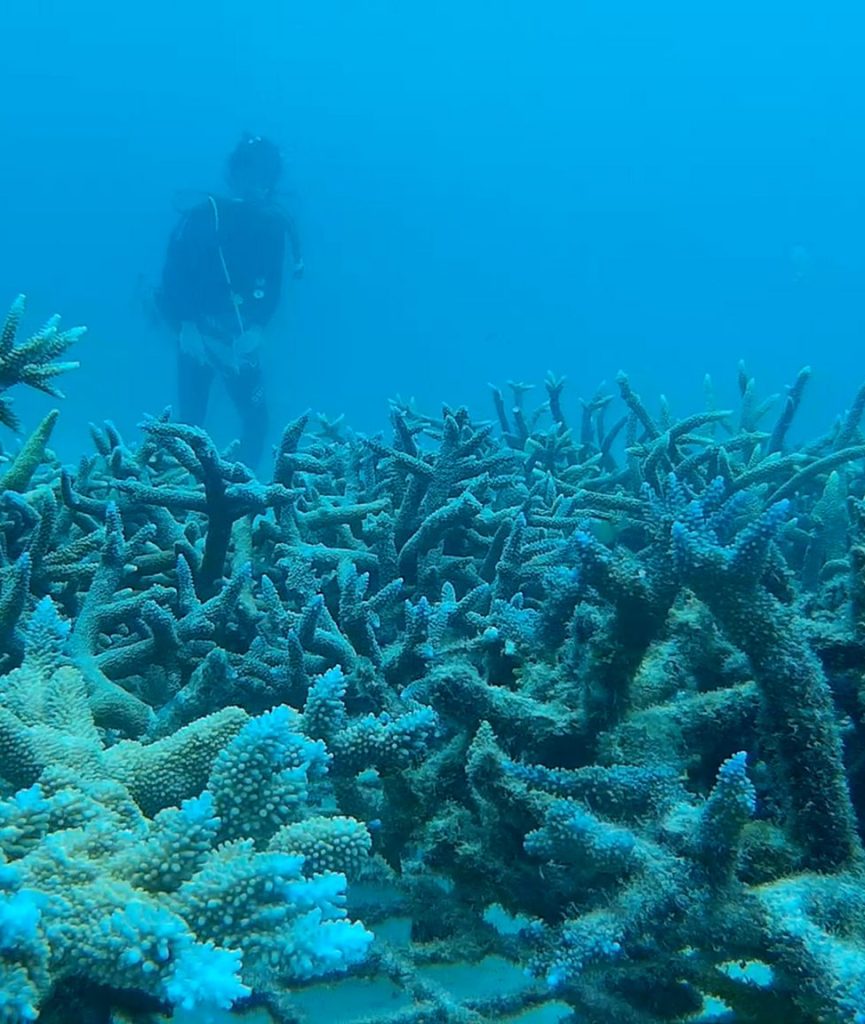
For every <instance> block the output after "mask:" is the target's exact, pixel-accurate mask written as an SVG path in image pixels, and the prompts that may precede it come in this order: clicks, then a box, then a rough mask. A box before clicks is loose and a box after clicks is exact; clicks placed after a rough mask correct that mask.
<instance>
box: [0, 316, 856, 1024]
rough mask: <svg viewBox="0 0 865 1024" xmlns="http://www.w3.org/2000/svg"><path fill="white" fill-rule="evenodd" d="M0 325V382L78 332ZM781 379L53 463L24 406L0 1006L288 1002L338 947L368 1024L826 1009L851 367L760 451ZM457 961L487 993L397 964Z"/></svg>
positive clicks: (47, 1015) (2, 601) (781, 408)
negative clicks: (731, 397)
mask: <svg viewBox="0 0 865 1024" xmlns="http://www.w3.org/2000/svg"><path fill="white" fill-rule="evenodd" d="M10 323H11V327H10V326H9V324H7V328H6V330H5V331H4V335H3V339H4V340H3V343H2V346H0V374H2V381H3V382H4V383H3V386H4V387H5V386H7V385H8V386H12V385H15V384H33V383H40V384H44V383H45V382H46V381H47V380H48V379H49V378H50V377H51V375H52V373H53V372H54V371H55V370H56V365H55V364H53V363H51V362H50V360H51V359H53V358H54V356H55V355H56V354H57V353H59V351H61V350H62V347H65V343H68V342H69V341H70V340H74V339H73V338H70V337H69V335H68V334H67V335H60V334H58V333H56V324H55V325H54V326H53V327H50V328H49V329H47V334H46V333H45V332H42V334H41V335H37V336H34V337H36V338H42V339H43V340H41V341H36V342H32V343H24V344H23V346H22V345H18V344H17V343H15V340H14V339H15V328H16V326H17V313H16V312H14V311H13V317H12V319H11V321H10ZM52 331H54V332H55V333H54V334H52V333H51V332H52ZM28 345H31V352H30V354H27V353H26V352H24V349H26V348H27V346H28ZM61 345H62V347H58V346H61ZM16 367H17V368H16ZM28 367H30V369H27V368H28ZM22 368H23V369H22ZM40 368H42V369H40ZM52 368H53V369H52ZM46 374H47V376H46ZM808 378H809V371H807V370H804V371H802V373H800V375H799V377H798V378H797V380H796V381H795V382H794V383H793V384H792V385H791V386H790V387H789V388H788V390H787V393H786V395H785V396H784V397H783V398H781V399H766V400H763V399H761V397H760V395H759V394H758V391H757V387H756V384H755V382H754V381H753V380H752V379H751V378H750V377H749V376H748V375H747V373H746V372H745V370H744V369H742V368H740V373H739V381H738V385H739V387H738V398H737V400H736V402H735V403H733V404H734V405H735V406H736V408H734V409H720V408H716V407H715V405H714V404H713V403H712V402H711V401H708V403H707V405H706V407H704V408H703V409H702V410H698V411H696V412H689V413H686V414H684V415H682V416H675V415H674V414H673V413H672V411H671V410H670V409H669V408H668V406H667V405H666V403H665V402H663V401H662V402H660V403H650V402H646V401H644V400H643V399H642V398H641V397H640V396H639V394H638V393H637V391H636V389H635V387H634V386H633V385H632V383H631V381H630V380H629V379H628V378H627V377H625V376H624V375H620V376H619V378H618V379H617V384H616V387H615V389H614V391H613V392H606V391H601V392H599V393H597V394H594V395H592V396H591V397H590V398H588V399H586V400H584V401H582V402H580V403H579V404H578V409H579V411H578V414H577V417H576V419H575V422H574V423H573V424H571V423H570V422H569V419H568V416H569V413H568V409H569V403H568V401H567V395H566V392H565V390H564V382H563V380H561V379H559V378H554V377H549V378H547V380H546V382H545V391H544V398H543V400H541V401H538V402H537V403H532V402H531V401H530V399H531V397H532V396H531V389H530V388H529V387H528V386H527V385H524V384H521V383H514V384H511V385H509V388H510V391H511V398H510V400H508V399H506V398H505V395H504V394H503V392H502V391H501V390H500V389H498V388H493V395H492V397H493V403H492V410H493V412H494V418H493V419H492V420H491V421H484V420H481V421H479V420H477V419H475V418H474V417H473V416H472V415H471V414H470V413H469V411H468V410H467V409H464V408H444V409H443V410H442V412H441V414H440V415H438V416H427V415H423V414H421V413H419V412H418V411H416V410H415V409H414V408H413V407H411V406H410V405H406V404H404V403H402V402H399V401H395V402H394V403H393V404H392V407H391V410H390V419H391V429H390V430H388V431H386V432H383V433H382V434H381V435H376V436H362V435H359V434H355V433H352V432H350V431H349V430H348V429H347V428H345V427H344V426H343V425H342V424H340V423H330V422H328V421H326V420H323V419H322V420H320V421H318V422H317V423H316V422H314V421H311V419H310V417H309V416H307V415H304V416H302V417H300V418H299V419H297V420H296V421H294V422H292V423H290V424H288V426H287V427H286V428H285V430H284V432H283V434H282V437H281V440H280V443H279V445H278V446H277V449H276V451H275V453H274V461H273V470H272V474H271V475H270V477H269V479H267V480H258V479H256V478H255V477H254V476H253V474H252V473H251V472H250V471H249V470H248V469H247V468H246V467H245V466H243V465H242V464H240V463H238V462H237V461H236V460H235V459H234V457H233V454H232V450H231V449H228V450H226V451H220V450H219V449H218V448H217V447H216V446H215V444H214V443H213V441H212V440H211V439H210V438H209V437H208V435H207V434H206V433H205V432H204V431H202V430H201V429H199V428H196V427H191V426H187V425H184V424H179V423H175V422H173V421H172V420H171V418H170V416H169V415H168V414H165V415H162V416H160V417H158V418H154V419H150V420H148V421H147V422H145V423H144V424H143V428H142V436H141V439H140V440H139V441H137V442H135V443H127V442H126V441H125V440H124V438H123V437H122V436H121V435H120V433H119V432H118V430H117V429H116V428H115V427H114V426H113V425H112V424H111V423H105V424H103V425H101V426H94V427H93V429H92V436H93V451H92V452H91V453H90V454H86V455H84V456H83V457H82V459H81V461H80V463H79V464H78V465H77V467H75V468H74V469H73V468H69V467H65V466H61V465H59V464H57V462H56V460H55V458H54V456H53V455H52V453H51V451H50V449H48V448H47V433H46V431H47V432H50V426H51V425H53V420H52V422H51V424H50V425H48V426H47V427H46V426H45V425H44V424H43V425H42V426H40V427H39V428H37V430H36V431H35V432H34V435H33V436H32V437H31V439H30V440H28V441H26V442H24V444H23V445H22V446H21V449H20V451H19V452H18V454H16V455H14V456H12V458H11V460H10V464H9V468H7V470H6V481H7V482H5V483H4V484H3V490H2V494H0V529H2V539H3V544H2V548H0V558H2V564H0V672H2V675H0V785H2V790H0V796H2V800H0V855H2V862H0V1021H3V1022H7V1024H18V1022H23V1021H32V1020H43V1021H50V1022H54V1021H73V1022H74V1021H81V1022H84V1021H89V1020H94V1019H104V1020H109V1019H118V1020H119V1019H123V1020H126V1021H141V1022H145V1021H147V1022H149V1021H154V1020H156V1019H160V1016H162V1017H164V1015H171V1014H174V1015H175V1017H177V1018H178V1019H181V1018H182V1019H189V1017H188V1015H189V1014H191V1013H198V1014H199V1017H198V1018H196V1019H204V1018H205V1017H206V1015H207V1014H208V1013H211V1012H212V1013H216V1012H217V1011H220V1010H226V1009H228V1008H233V1010H234V1011H235V1012H236V1013H240V1014H242V1013H244V1012H246V1011H247V1010H248V1011H250V1012H252V1011H253V1010H256V1011H262V1010H264V1011H266V1012H268V1013H269V1014H270V1016H271V1018H272V1019H273V1020H276V1021H283V1022H288V1021H296V1020H299V1019H304V1011H303V1005H304V1004H303V996H304V993H305V992H306V991H307V990H308V989H309V988H310V987H311V986H315V985H316V984H317V983H318V982H319V980H320V979H325V980H327V982H328V983H329V984H333V983H334V982H335V980H336V979H338V978H340V977H344V976H345V975H350V974H355V975H360V976H361V977H362V978H363V979H365V981H367V982H374V981H378V982H379V983H380V984H381V986H382V988H383V990H386V991H387V992H388V993H389V996H388V999H386V1000H384V1001H383V1002H382V1004H381V1005H379V1006H377V1008H375V1009H373V1010H370V1014H371V1015H367V1016H364V1011H363V1010H362V1009H361V1008H356V1010H355V1012H354V1013H353V1015H352V1017H351V1019H352V1020H364V1021H366V1022H367V1024H369V1022H371V1021H373V1020H375V1021H378V1022H383V1024H421V1022H425V1021H452V1022H454V1024H457V1022H466V1021H476V1022H482V1021H494V1020H505V1019H508V1020H514V1019H518V1018H519V1015H520V1014H521V1013H523V1012H528V1011H529V1010H530V1009H531V1008H533V1007H538V1006H541V1005H543V1004H549V1005H550V1006H553V1007H560V1008H561V1012H562V1013H567V1012H569V1011H571V1012H573V1015H574V1016H573V1019H574V1020H580V1021H585V1022H589V1024H595V1022H597V1024H602V1022H603V1024H608V1022H611V1021H615V1022H617V1024H660V1022H686V1021H690V1022H710V1021H726V1022H730V1024H770V1022H775V1021H778V1020H785V1021H788V1022H789V1024H813V1022H815V1021H820V1022H821V1024H863V1022H865V864H863V851H862V827H863V815H865V723H863V713H865V682H863V680H865V575H863V573H865V472H863V464H865V438H863V435H862V432H861V428H860V419H861V416H862V412H863V408H865V388H863V389H861V390H860V391H859V392H858V394H856V395H854V396H852V397H851V404H850V408H849V410H847V411H846V412H843V413H842V415H840V416H839V418H838V419H837V420H836V421H835V422H834V423H831V424H829V425H828V428H827V430H826V432H825V433H824V434H822V435H821V436H819V437H816V438H814V439H812V440H809V441H806V442H799V441H796V442H795V443H794V441H793V437H794V431H795V429H796V419H795V416H796V413H797V411H798V409H799V406H800V403H801V402H802V400H803V395H806V394H807V381H808ZM3 408H4V409H7V408H8V407H7V406H4V407H3ZM4 417H5V421H6V422H7V423H8V422H10V418H9V415H8V413H4ZM13 470H14V472H13ZM399 922H402V932H399V928H397V924H398V923H399ZM406 923H407V924H406ZM406 927H407V930H406ZM398 932H399V934H400V935H401V938H400V937H399V936H398V935H397V933H398ZM465 962H471V963H476V964H479V965H481V967H482V969H483V968H484V966H485V965H489V964H490V963H496V964H498V965H499V966H501V964H503V963H504V964H509V965H511V967H512V968H513V969H514V976H515V977H518V978H519V979H520V980H519V982H518V983H516V982H515V983H514V984H509V985H506V986H502V987H501V988H497V989H495V990H491V989H490V987H486V988H484V987H483V986H480V987H479V989H478V991H476V992H471V993H466V992H465V991H464V990H463V991H460V992H457V991H453V992H452V991H450V990H449V989H448V986H447V984H445V983H444V982H443V981H442V980H441V979H442V978H443V977H445V975H444V974H441V973H440V974H435V973H431V969H432V968H434V967H438V968H441V969H445V968H446V967H447V966H448V965H450V966H454V965H457V964H463V963H465ZM481 974H482V970H481V971H480V972H479V974H478V976H479V977H480V975H481ZM436 979H438V980H436ZM100 1015H101V1016H100ZM112 1015H114V1016H112ZM184 1015H187V1016H186V1017H184ZM337 1016H338V1015H337Z"/></svg>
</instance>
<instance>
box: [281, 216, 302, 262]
mask: <svg viewBox="0 0 865 1024" xmlns="http://www.w3.org/2000/svg"><path fill="white" fill-rule="evenodd" d="M285 234H286V236H287V237H288V244H289V246H290V248H291V260H292V274H293V275H294V277H302V276H303V270H304V266H303V254H302V253H301V251H300V235H299V234H298V232H297V223H296V222H295V220H294V217H290V216H288V215H286V218H285Z"/></svg>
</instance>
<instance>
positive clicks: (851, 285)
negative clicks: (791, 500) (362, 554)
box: [0, 0, 865, 458]
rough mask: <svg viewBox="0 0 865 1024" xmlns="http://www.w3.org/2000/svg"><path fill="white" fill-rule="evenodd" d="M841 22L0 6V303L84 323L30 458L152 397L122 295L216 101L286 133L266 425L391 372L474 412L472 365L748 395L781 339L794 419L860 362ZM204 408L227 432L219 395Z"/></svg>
mask: <svg viewBox="0 0 865 1024" xmlns="http://www.w3.org/2000/svg"><path fill="white" fill-rule="evenodd" d="M863 27H865V13H863V10H862V8H861V6H860V5H857V4H854V3H852V2H846V3H831V2H830V3H823V4H820V5H817V4H813V3H807V4H806V3H797V2H794V3H780V2H770V3H763V4H760V5H753V4H750V3H743V2H738V0H734V2H731V3H725V4H723V5H716V4H713V5H704V4H700V5H694V4H690V3H678V2H677V3H671V2H664V3H658V4H645V3H637V2H624V3H616V4H610V3H606V2H603V3H602V2H599V0H591V2H580V3H573V2H569V3H563V2H556V3H548V4H543V5H536V4H529V3H525V2H523V3H516V2H500V3H492V2H489V3H487V2H483V3H480V2H472V3H464V2H451V0H445V2H440V3H437V4H435V5H424V6H423V7H421V6H419V5H406V4H400V3H397V2H392V3H386V2H367V3H362V4H359V3H349V2H345V3H336V2H332V0H321V2H316V3H304V4H300V3H296V2H277V0H262V2H259V3H256V4H241V3H239V2H231V3H229V2H226V0H222V2H217V3H213V2H209V3H203V2H201V0H191V2H185V3H182V4H169V3H167V2H166V0H154V2H151V3H148V4H147V5H146V6H143V7H139V6H134V7H130V8H127V7H126V5H117V4H114V3H108V2H103V0H81V2H77V3H72V2H69V0H35V2H30V3H17V4H7V5H5V9H4V15H3V36H4V40H5V42H4V47H3V50H4V53H3V61H2V68H0V89H2V92H0V95H2V98H3V99H2V103H3V106H2V119H0V130H2V139H3V151H4V157H3V160H2V162H0V195H2V196H3V198H4V203H3V245H2V247H0V298H2V300H3V301H4V302H5V301H6V300H10V301H11V299H12V297H13V296H14V295H15V294H16V293H17V292H18V291H24V292H26V293H27V294H28V295H29V297H30V307H31V311H32V312H33V313H34V315H36V316H41V315H43V314H45V315H47V314H49V313H51V312H54V311H55V310H56V311H59V312H61V313H62V314H63V316H64V319H65V321H66V322H67V323H72V322H76V323H79V322H80V323H86V324H88V325H89V327H90V335H89V340H88V341H87V343H86V344H85V345H83V346H81V347H80V349H79V352H78V355H79V357H80V358H81V359H82V361H83V363H84V369H83V372H80V373H79V374H77V375H75V376H74V377H69V378H68V379H67V381H66V385H65V386H66V390H67V392H68V396H69V398H68V401H67V402H66V403H65V405H64V407H63V419H62V425H61V430H60V441H59V448H60V450H61V453H62V454H64V455H65V456H67V457H69V458H74V457H77V455H78V453H79V452H80V451H81V449H82V445H83V444H85V443H86V441H85V432H86V423H87V422H88V421H89V420H100V419H102V418H105V417H110V418H112V419H114V420H115V421H116V422H117V423H118V424H119V425H120V426H121V428H122V429H123V430H125V431H133V430H134V425H135V424H136V423H137V422H138V421H139V420H140V418H141V416H142V414H143V413H145V412H154V411H159V410H161V409H162V408H163V406H165V405H166V404H168V403H170V402H172V401H174V370H173V361H172V350H171V345H170V342H169V341H168V340H167V339H166V338H165V337H163V336H162V335H161V334H160V333H159V332H155V331H154V330H153V329H152V328H151V327H149V326H148V324H147V322H146V319H145V317H144V316H143V314H142V312H141V308H140V305H141V304H140V301H139V297H138V296H139V295H140V292H141V290H142V287H145V286H146V285H147V283H148V282H154V281H155V280H156V279H157V277H158V274H159V268H160V263H161V259H162V255H163V252H164V246H165V240H166V237H167V234H168V232H169V231H170V229H171V226H172V224H173V222H174V220H175V217H176V205H177V203H181V204H182V203H183V202H184V199H186V201H187V202H188V199H189V196H192V197H193V198H194V197H196V196H200V195H201V194H202V193H203V192H204V191H206V190H208V189H214V190H218V189H220V188H221V187H222V186H223V182H222V164H223V160H224V158H225V155H226V154H227V153H228V151H229V150H230V149H231V147H232V146H233V145H234V143H235V142H236V140H237V138H238V137H239V135H240V134H241V132H242V131H244V130H247V129H248V130H251V131H255V132H261V133H267V134H269V135H271V136H272V137H273V138H275V139H276V140H277V141H278V142H279V143H280V145H281V146H282V147H283V150H284V152H285V153H286V155H287V157H288V159H289V166H288V173H287V180H286V191H287V197H286V199H287V202H288V204H289V205H290V206H291V207H292V208H293V210H294V211H295V214H296V216H297V218H298V221H299V224H300V228H301V232H302V236H303V242H304V250H305V252H304V255H305V259H306V265H307V274H306V277H305V279H304V280H303V281H301V282H299V283H297V284H292V285H291V286H290V287H289V289H288V291H287V294H286V298H285V301H284V304H283V308H282V311H281V314H280V317H279V321H278V323H277V324H276V325H274V327H273V329H272V330H271V332H270V335H271V336H270V338H269V340H268V348H267V356H266V358H267V365H268V370H269V382H270V388H271V394H270V403H271V406H272V410H273V420H274V427H273V431H274V434H275V433H276V431H277V429H278V426H279V425H280V424H281V423H282V422H283V421H284V420H285V419H286V418H287V417H289V416H291V415H295V414H297V413H298V412H299V411H301V410H303V409H305V408H308V407H311V408H313V409H315V410H320V411H322V412H326V413H327V414H328V415H330V416H336V415H339V414H341V413H344V414H345V415H346V418H347V420H348V421H349V422H350V423H351V424H352V425H353V426H355V427H356V428H358V429H360V430H375V429H378V428H379V427H381V426H384V425H385V424H386V414H387V399H388V398H389V397H391V396H393V395H395V394H397V393H399V394H401V395H402V396H403V397H408V396H411V395H413V396H415V397H416V399H417V401H418V404H419V406H420V407H421V408H425V409H429V410H431V411H433V412H435V411H436V409H437V408H438V407H439V405H440V403H441V402H443V401H447V402H448V403H451V404H459V403H469V404H471V405H472V406H473V408H474V409H476V410H477V412H478V414H480V413H484V414H486V412H487V409H488V408H491V407H490V406H489V400H488V392H487V382H488V381H495V382H497V383H503V382H504V381H505V380H506V379H508V378H515V379H517V378H519V379H525V380H531V381H537V382H540V380H541V379H542V377H543V375H544V374H545V373H546V371H547V370H553V371H555V372H556V373H559V374H565V375H567V377H568V379H569V385H568V386H569V391H570V394H569V401H570V402H571V403H572V407H574V408H576V401H577V398H578V396H579V395H585V396H587V397H588V396H589V394H590V393H592V392H593V391H594V389H595V387H596V386H597V384H599V383H600V382H601V381H602V380H611V379H612V378H613V376H614V375H615V373H616V371H617V370H619V369H620V368H625V369H627V370H628V372H629V373H630V374H631V377H632V379H633V381H634V384H635V386H636V387H637V388H638V390H639V391H640V392H641V393H642V394H643V395H644V396H645V397H646V399H647V400H650V401H651V402H654V400H655V398H656V396H657V395H658V394H659V393H660V392H664V393H665V394H666V395H667V396H668V397H669V399H670V400H671V402H672V404H673V408H674V411H676V412H678V413H685V412H689V411H691V410H693V409H694V408H696V407H698V406H699V405H700V403H701V402H702V393H703V385H702V380H703V375H704V373H706V372H710V373H711V374H712V377H713V379H714V381H715V386H716V389H717V391H718V393H719V394H720V395H721V397H722V398H723V396H724V395H726V394H730V393H731V392H732V389H733V387H734V383H735V370H736V364H737V361H738V360H739V359H740V358H744V359H745V360H746V361H747V364H748V367H749V370H750V372H751V373H753V374H754V375H755V376H756V377H757V378H758V380H759V381H760V383H761V385H762V387H763V390H764V393H767V392H770V391H777V390H779V389H781V388H782V387H783V385H784V384H786V383H788V382H790V381H791V380H792V378H793V376H794V374H795V372H796V371H797V370H798V368H799V367H800V366H801V365H803V364H805V363H810V364H812V366H813V367H814V370H815V376H814V379H813V386H812V387H811V389H810V393H809V394H808V397H807V401H806V403H805V407H804V409H803V415H802V418H801V420H800V422H799V426H800V429H801V430H803V431H804V430H807V431H808V432H810V431H812V430H813V429H816V428H819V427H822V426H823V425H825V424H827V423H828V422H830V421H831V419H832V418H833V417H834V415H835V414H837V413H838V412H840V411H842V410H843V409H844V408H845V407H846V405H847V403H848V402H849V400H850V397H851V394H852V391H853V388H854V387H855V385H857V384H858V383H859V380H860V378H861V377H862V376H865V373H863V370H865V367H863V364H862V358H861V340H862V337H863V334H865V303H863V301H862V291H863V282H865V248H863V244H862V240H863V237H865V205H863V198H862V197H863V191H865V190H863V181H865V175H863V163H865V66H863V63H862V61H861V59H860V58H861V47H860V40H861V34H862V29H863ZM10 39H11V40H13V43H12V44H10V43H9V40H10ZM44 406H45V403H40V401H39V400H31V399H27V398H21V399H18V407H19V409H20V410H21V411H22V413H23V414H25V419H26V420H29V419H30V418H31V414H30V412H29V410H30V409H33V410H34V411H33V413H32V416H35V412H36V411H38V410H40V409H42V408H44ZM208 425H209V427H210V428H211V429H212V430H213V432H214V434H215V435H216V437H217V438H218V440H220V441H227V440H228V439H230V438H231V437H232V436H233V435H234V431H235V428H236V423H235V420H234V414H233V411H232V410H231V408H230V406H229V404H228V403H227V402H226V401H225V400H224V399H222V398H221V397H220V396H218V395H217V397H216V401H215V403H214V406H213V409H212V415H211V419H210V421H209V424H208Z"/></svg>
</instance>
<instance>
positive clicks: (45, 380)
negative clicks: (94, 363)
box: [0, 295, 85, 486]
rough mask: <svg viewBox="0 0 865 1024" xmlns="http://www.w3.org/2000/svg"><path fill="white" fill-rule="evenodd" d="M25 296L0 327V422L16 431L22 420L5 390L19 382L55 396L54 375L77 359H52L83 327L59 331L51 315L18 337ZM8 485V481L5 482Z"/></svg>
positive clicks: (71, 367)
mask: <svg viewBox="0 0 865 1024" xmlns="http://www.w3.org/2000/svg"><path fill="white" fill-rule="evenodd" d="M24 305H25V301H24V296H23V295H19V296H18V298H17V299H16V300H15V301H14V302H13V303H12V307H11V308H10V310H9V312H8V313H7V314H6V319H5V320H4V322H3V326H2V328H0V423H2V424H3V425H4V426H7V427H9V428H11V429H12V430H15V431H18V430H20V428H21V424H20V422H19V420H18V417H17V416H16V415H15V412H14V411H13V409H12V405H11V399H10V398H9V397H8V396H7V395H5V394H4V392H6V391H8V390H9V389H10V388H13V387H15V386H16V385H18V384H25V385H27V386H28V387H31V388H36V389H38V390H39V391H44V392H46V394H49V395H53V396H54V397H55V398H62V397H63V392H62V391H60V390H59V389H58V387H57V385H56V384H55V383H54V378H55V377H58V376H60V374H61V373H66V372H67V370H74V369H76V368H77V367H78V363H77V362H61V363H58V362H54V360H55V359H57V357H58V356H61V355H63V353H64V352H65V351H66V350H67V349H68V348H69V347H70V346H71V345H72V344H73V343H74V342H76V341H77V340H78V339H79V338H80V337H81V336H82V335H83V334H84V331H85V328H83V327H71V328H67V329H66V330H63V331H61V330H60V329H59V327H60V317H58V316H52V317H51V318H50V320H48V321H47V323H45V324H44V326H43V327H42V328H41V329H40V330H38V331H36V333H35V334H32V335H31V336H30V337H29V338H27V339H26V340H25V341H19V340H18V337H17V335H18V326H19V324H20V322H21V318H22V316H23V315H24ZM7 486H8V485H7Z"/></svg>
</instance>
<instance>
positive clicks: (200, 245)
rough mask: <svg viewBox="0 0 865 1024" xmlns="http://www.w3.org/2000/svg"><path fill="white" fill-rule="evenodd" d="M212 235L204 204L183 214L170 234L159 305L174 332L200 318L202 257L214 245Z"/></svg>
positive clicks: (158, 299)
mask: <svg viewBox="0 0 865 1024" xmlns="http://www.w3.org/2000/svg"><path fill="white" fill-rule="evenodd" d="M212 235H213V228H212V226H211V224H210V222H209V219H208V210H207V208H206V207H205V205H204V204H202V205H201V206H197V207H195V208H193V209H192V210H189V211H188V212H187V213H186V214H184V216H183V217H182V218H181V220H180V222H179V223H178V224H177V226H176V227H175V229H174V231H173V232H172V234H171V238H170V239H169V242H168V249H167V251H166V254H165V263H164V264H163V268H162V282H161V287H160V288H159V291H158V295H157V304H158V307H159V311H160V312H161V314H162V316H163V317H164V319H165V321H166V322H167V323H168V325H169V327H170V328H171V329H172V330H173V331H179V330H180V328H181V325H182V324H183V323H184V322H194V321H196V320H197V319H198V314H199V312H200V311H199V310H198V309H197V306H196V298H195V297H196V296H197V295H198V293H199V292H200V287H199V284H200V281H199V278H200V275H201V254H202V251H203V250H204V249H206V248H207V246H208V245H211V244H212Z"/></svg>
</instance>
